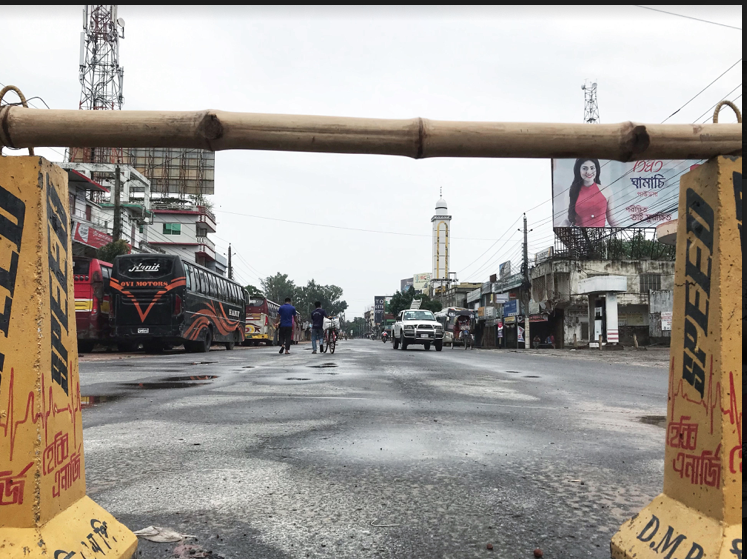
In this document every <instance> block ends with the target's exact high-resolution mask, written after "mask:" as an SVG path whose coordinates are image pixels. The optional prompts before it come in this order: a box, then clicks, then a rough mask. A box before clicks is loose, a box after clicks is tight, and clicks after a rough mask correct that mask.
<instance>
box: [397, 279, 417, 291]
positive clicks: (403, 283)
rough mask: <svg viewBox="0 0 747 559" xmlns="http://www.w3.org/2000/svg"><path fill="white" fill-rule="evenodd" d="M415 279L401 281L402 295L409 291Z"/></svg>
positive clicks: (400, 289)
mask: <svg viewBox="0 0 747 559" xmlns="http://www.w3.org/2000/svg"><path fill="white" fill-rule="evenodd" d="M413 279H414V278H405V279H403V280H399V291H400V293H407V291H408V290H409V289H410V288H411V287H412V285H413Z"/></svg>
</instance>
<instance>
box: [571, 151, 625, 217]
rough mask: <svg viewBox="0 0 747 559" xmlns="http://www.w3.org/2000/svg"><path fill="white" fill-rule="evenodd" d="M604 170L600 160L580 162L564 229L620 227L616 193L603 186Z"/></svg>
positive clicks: (572, 185) (574, 179)
mask: <svg viewBox="0 0 747 559" xmlns="http://www.w3.org/2000/svg"><path fill="white" fill-rule="evenodd" d="M601 170H602V169H601V167H600V165H599V160H598V159H592V158H588V159H584V158H582V159H576V163H575V164H574V165H573V182H572V183H571V187H570V188H569V189H568V191H569V195H570V202H569V204H568V218H567V219H566V220H565V221H564V222H563V227H573V226H575V227H619V225H618V222H617V219H616V218H615V216H614V213H615V212H614V204H613V199H612V189H611V188H609V187H605V186H602V185H601V179H600V174H601Z"/></svg>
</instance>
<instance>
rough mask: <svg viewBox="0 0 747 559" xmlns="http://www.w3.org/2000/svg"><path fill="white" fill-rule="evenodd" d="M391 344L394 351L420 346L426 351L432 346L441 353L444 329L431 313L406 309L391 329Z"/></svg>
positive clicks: (398, 316)
mask: <svg viewBox="0 0 747 559" xmlns="http://www.w3.org/2000/svg"><path fill="white" fill-rule="evenodd" d="M392 342H393V343H392V348H394V349H397V348H400V347H401V348H402V349H407V346H409V345H422V346H424V347H425V350H426V351H427V350H429V349H430V348H431V344H433V345H434V346H435V347H436V351H441V350H442V349H443V346H444V329H443V326H441V323H440V322H438V321H437V320H436V317H435V316H433V313H432V312H431V311H423V310H419V309H418V310H416V309H408V310H404V311H401V312H400V313H399V314H398V315H397V322H395V323H394V327H393V328H392Z"/></svg>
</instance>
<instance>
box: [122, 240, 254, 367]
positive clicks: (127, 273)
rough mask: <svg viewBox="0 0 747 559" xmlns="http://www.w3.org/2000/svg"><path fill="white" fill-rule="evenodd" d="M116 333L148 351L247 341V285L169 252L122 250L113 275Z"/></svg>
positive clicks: (193, 349) (227, 345)
mask: <svg viewBox="0 0 747 559" xmlns="http://www.w3.org/2000/svg"><path fill="white" fill-rule="evenodd" d="M109 285H110V290H111V293H112V312H111V317H112V321H113V335H114V337H115V339H116V340H117V341H118V342H123V343H127V344H140V343H142V344H143V347H144V348H145V349H146V351H149V350H150V351H160V350H162V349H165V348H169V347H174V346H177V345H182V344H183V345H184V348H185V349H186V350H187V351H188V352H206V351H210V347H211V346H212V345H213V344H214V343H219V344H223V345H224V346H225V348H226V349H233V348H234V346H235V345H236V344H240V343H243V342H244V326H245V323H246V300H247V296H246V291H245V290H244V288H243V287H241V286H240V285H239V284H238V283H236V282H234V281H232V280H229V279H226V278H225V277H223V276H221V275H220V274H217V273H215V272H214V271H212V270H208V269H207V268H203V267H202V266H198V265H197V264H194V263H192V262H189V261H186V260H182V259H181V258H180V257H179V256H175V255H169V254H127V255H121V256H117V258H115V260H114V269H113V271H112V277H111V281H110V284H109Z"/></svg>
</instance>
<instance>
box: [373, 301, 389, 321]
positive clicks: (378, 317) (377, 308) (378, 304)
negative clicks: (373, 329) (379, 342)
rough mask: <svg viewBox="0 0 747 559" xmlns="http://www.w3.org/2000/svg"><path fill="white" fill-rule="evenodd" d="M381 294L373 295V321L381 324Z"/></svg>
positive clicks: (382, 310) (382, 314)
mask: <svg viewBox="0 0 747 559" xmlns="http://www.w3.org/2000/svg"><path fill="white" fill-rule="evenodd" d="M385 300H386V297H384V296H383V295H381V296H376V297H374V323H375V324H381V323H382V322H384V301H385Z"/></svg>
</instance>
